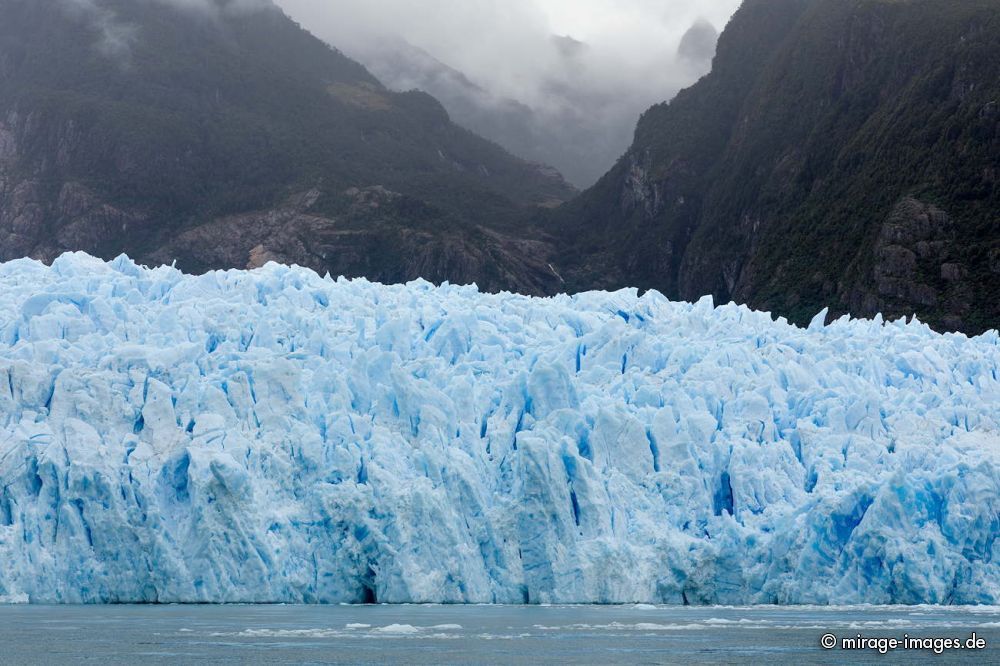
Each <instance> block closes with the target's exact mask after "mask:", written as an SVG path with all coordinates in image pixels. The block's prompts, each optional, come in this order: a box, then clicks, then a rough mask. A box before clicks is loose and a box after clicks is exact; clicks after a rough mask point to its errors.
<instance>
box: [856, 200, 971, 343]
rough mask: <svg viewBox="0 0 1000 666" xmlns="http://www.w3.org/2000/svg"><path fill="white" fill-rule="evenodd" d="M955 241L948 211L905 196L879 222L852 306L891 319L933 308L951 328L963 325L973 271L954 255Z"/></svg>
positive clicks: (857, 310) (859, 311)
mask: <svg viewBox="0 0 1000 666" xmlns="http://www.w3.org/2000/svg"><path fill="white" fill-rule="evenodd" d="M954 240H955V228H954V223H953V220H952V219H951V217H950V216H949V215H948V213H946V212H945V211H943V210H941V209H940V208H938V207H937V206H935V205H933V204H930V203H927V202H923V201H920V200H918V199H915V198H912V197H906V198H903V199H902V200H901V201H899V202H898V203H897V204H896V206H895V207H894V208H893V210H892V212H891V214H890V215H889V216H888V218H887V219H886V220H885V222H884V223H883V224H882V226H881V229H880V231H879V234H878V238H877V240H876V242H875V244H874V247H873V248H872V250H871V257H872V258H871V265H872V269H871V273H870V277H871V279H870V280H863V281H861V283H860V284H859V285H858V286H857V287H855V290H854V292H853V293H852V294H851V295H850V297H849V301H850V309H851V310H852V311H853V312H858V313H865V314H867V313H870V314H875V313H877V312H881V313H883V314H885V315H887V316H889V317H893V316H907V315H910V314H913V311H914V309H915V307H923V308H929V309H933V310H936V311H939V312H940V313H941V319H942V321H943V322H944V323H945V324H946V325H947V326H950V327H954V328H961V326H962V323H963V317H964V315H965V314H966V313H967V312H968V310H969V308H970V304H969V300H970V299H969V289H968V285H967V284H966V281H967V279H968V277H969V272H968V270H967V269H966V267H965V266H964V265H963V264H961V263H960V262H958V261H957V260H956V259H955V257H954V255H955V247H954V245H955V243H954ZM862 263H863V262H862Z"/></svg>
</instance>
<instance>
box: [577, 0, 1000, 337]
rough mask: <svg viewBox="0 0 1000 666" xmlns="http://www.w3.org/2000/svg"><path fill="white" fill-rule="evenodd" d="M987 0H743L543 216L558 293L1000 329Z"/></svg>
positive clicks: (994, 86) (994, 103)
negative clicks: (584, 184) (711, 40)
mask: <svg viewBox="0 0 1000 666" xmlns="http://www.w3.org/2000/svg"><path fill="white" fill-rule="evenodd" d="M998 122H1000V5H998V4H997V3H996V2H993V1H991V0H964V1H963V2H951V1H945V0H909V1H906V2H894V1H889V0H747V2H745V3H744V5H743V7H742V8H741V9H740V10H739V12H738V13H737V14H736V16H735V17H734V18H733V20H732V22H731V24H730V25H729V27H728V29H727V30H726V31H725V33H724V34H723V35H722V37H721V40H720V43H719V48H718V54H717V56H716V59H715V62H714V66H713V71H712V73H711V74H710V75H708V76H707V77H705V78H704V79H702V80H701V81H700V82H699V83H697V84H696V85H695V86H693V87H692V88H690V89H688V90H685V91H683V92H682V93H681V94H680V95H678V96H677V98H676V99H674V100H673V101H672V102H670V103H669V104H662V105H659V106H657V107H654V108H652V109H650V110H649V111H648V112H647V113H646V114H645V115H644V116H643V118H642V119H641V121H640V122H639V125H638V128H637V130H636V135H635V142H634V144H633V146H632V148H631V149H630V150H629V151H628V153H627V154H626V155H625V156H624V157H623V158H622V160H621V161H620V162H619V163H618V164H617V166H616V167H615V168H614V169H613V170H612V171H611V172H610V173H609V174H608V175H607V176H606V177H605V178H604V179H603V180H602V181H601V182H600V183H598V184H597V185H596V186H595V187H594V188H592V189H591V190H589V191H587V192H586V193H584V194H583V195H582V196H581V197H580V198H579V199H578V200H577V201H575V202H573V203H572V204H570V205H568V206H567V207H566V208H565V210H564V211H562V212H561V216H560V220H561V221H560V223H561V225H562V226H563V228H564V229H566V230H567V232H566V235H567V237H568V238H573V239H574V242H572V243H568V244H567V245H565V246H564V247H563V251H562V256H561V258H560V260H559V262H558V263H559V268H560V272H561V273H562V274H563V275H564V276H566V277H567V280H568V281H569V283H570V286H572V287H589V286H592V285H600V286H603V287H616V286H624V285H638V286H641V287H648V288H656V289H659V290H661V291H664V292H665V293H666V294H668V295H669V296H672V297H675V298H676V297H679V298H685V299H694V298H697V297H699V296H701V295H703V294H712V295H714V296H715V297H716V298H717V299H721V300H723V301H725V300H729V299H734V300H736V301H739V302H744V303H750V304H751V305H753V306H755V307H758V308H764V309H769V310H773V311H774V312H776V313H778V314H782V315H786V316H788V317H789V318H791V319H793V320H795V321H798V322H806V321H808V320H809V318H810V317H812V315H814V314H815V313H816V312H818V311H819V310H820V309H822V308H823V307H824V306H827V305H832V306H833V310H834V314H839V313H845V312H850V313H851V314H853V315H857V316H871V315H874V314H876V313H878V312H882V313H884V314H885V315H886V316H889V317H897V316H905V315H910V314H913V313H916V314H917V315H918V316H919V317H920V318H921V319H922V320H924V321H927V322H929V323H931V324H932V325H934V326H935V327H937V328H941V329H949V330H954V329H961V330H965V331H969V332H978V331H981V330H983V329H985V328H991V327H996V326H998V325H1000V301H998V299H997V298H996V294H997V293H1000V272H998V270H997V269H998V264H1000V261H998V258H1000V190H998V186H997V166H998V165H1000V126H998Z"/></svg>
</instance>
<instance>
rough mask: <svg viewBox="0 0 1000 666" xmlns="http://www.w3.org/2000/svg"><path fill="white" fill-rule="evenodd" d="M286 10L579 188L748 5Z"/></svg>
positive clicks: (349, 0)
mask: <svg viewBox="0 0 1000 666" xmlns="http://www.w3.org/2000/svg"><path fill="white" fill-rule="evenodd" d="M276 1H277V3H278V4H279V5H280V6H281V7H282V8H283V9H284V10H285V11H286V12H287V13H288V14H289V15H290V16H292V17H293V18H294V19H296V20H297V21H299V22H300V23H301V24H302V25H303V26H304V27H305V28H307V29H308V30H310V31H311V32H313V33H314V34H316V35H317V36H319V37H321V38H322V39H324V40H326V41H328V42H330V43H331V44H333V45H334V46H336V47H337V48H339V49H340V50H342V51H344V52H345V53H347V54H348V55H350V56H352V57H354V58H356V59H358V60H360V61H361V62H362V63H364V64H365V65H367V66H368V67H369V68H370V69H372V71H373V72H374V73H375V74H376V75H377V76H379V77H380V78H381V79H382V80H383V82H384V83H386V84H387V85H389V86H391V87H394V88H398V89H408V88H413V87H416V88H423V89H426V90H428V92H431V93H432V94H434V95H435V96H437V97H438V98H439V99H441V101H442V102H443V103H444V104H445V106H446V108H448V110H449V111H450V112H451V113H452V116H453V118H454V119H455V120H456V121H457V122H459V123H461V124H465V125H467V126H469V127H470V128H471V129H473V130H476V131H478V132H480V133H483V134H485V135H486V136H488V137H489V138H491V139H493V140H495V141H497V142H499V143H501V144H502V145H504V146H505V147H507V148H508V149H510V150H512V152H515V153H518V154H520V155H521V156H523V157H526V158H529V159H532V160H536V161H543V162H547V163H549V164H553V165H554V166H556V167H557V168H559V169H560V170H561V171H563V173H564V174H566V175H567V177H569V178H570V180H571V181H572V182H573V183H574V184H576V185H578V186H586V185H589V184H590V183H592V182H593V181H594V180H596V178H597V177H598V176H599V175H600V174H602V173H603V172H604V171H606V170H607V169H608V168H610V167H611V166H612V164H613V162H614V160H615V159H616V158H617V157H618V156H619V155H620V154H621V153H623V152H624V151H625V149H626V148H627V146H628V143H629V142H630V139H631V135H632V131H633V129H634V127H635V122H636V120H637V119H638V117H639V114H640V113H641V112H642V111H643V110H644V109H646V108H647V107H649V106H650V105H652V104H654V103H656V102H659V101H663V100H666V99H669V98H671V97H673V95H674V94H676V93H677V91H678V90H679V89H681V88H683V87H685V86H687V85H689V84H691V83H693V82H694V81H696V80H697V79H698V78H699V77H700V76H702V75H703V74H705V73H706V72H707V71H708V69H709V67H710V60H711V57H712V55H713V54H714V44H715V36H716V31H717V30H721V29H722V28H723V27H724V26H725V24H726V22H727V21H728V20H729V17H730V16H731V15H732V13H733V12H734V11H735V10H736V8H737V7H738V6H739V3H740V0H425V1H423V2H414V1H412V0H276ZM689 31H690V32H691V34H688V33H689ZM686 34H687V35H688V37H687V39H685V35H686ZM682 41H683V42H684V47H683V48H682ZM426 56H430V57H429V58H428V57H426ZM419 61H422V62H419ZM435 61H437V62H436V63H435ZM449 70H450V72H449V73H448V75H442V72H448V71H449ZM458 73H460V74H461V75H464V80H463V78H462V77H459V76H457V74H458ZM470 84H471V85H470ZM473 86H475V89H474V88H473Z"/></svg>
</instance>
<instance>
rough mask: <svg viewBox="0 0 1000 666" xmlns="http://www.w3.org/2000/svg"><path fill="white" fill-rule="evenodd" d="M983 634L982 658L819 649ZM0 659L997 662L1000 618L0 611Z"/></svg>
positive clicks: (323, 609) (691, 612)
mask: <svg viewBox="0 0 1000 666" xmlns="http://www.w3.org/2000/svg"><path fill="white" fill-rule="evenodd" d="M973 632H976V635H977V636H978V637H980V638H983V639H985V640H986V643H987V648H986V650H985V651H970V650H966V649H960V650H947V651H945V652H944V653H943V654H941V655H935V654H934V653H933V652H932V651H929V650H903V649H902V648H897V649H896V650H894V651H892V652H891V654H890V655H889V656H888V657H886V656H882V655H880V654H879V653H878V652H877V651H875V650H871V649H865V650H852V651H843V650H830V651H828V650H824V649H823V648H821V647H820V639H821V637H822V636H824V635H825V634H833V635H835V636H837V637H838V641H839V640H840V639H842V638H855V637H857V636H858V635H859V634H860V635H861V636H862V637H863V638H869V637H871V638H875V637H883V638H896V639H898V640H900V641H902V640H903V639H904V636H909V637H918V638H951V639H961V640H962V641H964V640H966V639H968V638H969V637H970V636H971V635H972V633H973ZM882 645H883V647H884V645H885V643H883V644H882ZM0 646H3V647H2V653H0V661H2V662H3V663H5V664H36V663H56V662H63V663H66V662H79V661H89V660H93V661H95V662H100V663H102V664H125V663H135V662H136V661H138V660H141V661H142V662H145V663H168V662H169V663H190V662H192V661H201V660H204V661H205V662H212V663H349V664H384V663H416V664H440V663H461V664H470V663H473V664H474V663H525V662H535V663H538V662H545V663H566V664H580V663H594V664H606V663H618V662H621V663H629V664H635V663H643V664H647V663H648V664H656V663H663V664H677V663H744V662H746V661H749V660H759V659H766V660H767V661H768V662H771V663H796V664H809V663H831V664H834V663H908V662H912V663H917V662H922V661H925V660H926V659H927V658H929V657H933V658H934V660H935V662H938V663H966V662H972V663H1000V607H971V608H970V607H965V608H946V607H936V606H915V607H900V606H896V607H839V608H818V607H795V608H788V607H756V608H731V607H726V608H722V607H712V608H695V607H657V606H646V605H635V606H551V607H537V606H534V607H513V606H94V607H80V606H68V607H67V606H0ZM887 659H888V661H887Z"/></svg>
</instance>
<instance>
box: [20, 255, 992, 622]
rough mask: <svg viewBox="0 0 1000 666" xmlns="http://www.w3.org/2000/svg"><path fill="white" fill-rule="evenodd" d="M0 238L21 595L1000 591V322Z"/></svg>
mask: <svg viewBox="0 0 1000 666" xmlns="http://www.w3.org/2000/svg"><path fill="white" fill-rule="evenodd" d="M825 319H826V317H825V316H824V317H823V318H819V317H818V318H817V319H816V320H814V321H813V322H812V324H811V325H810V326H809V327H808V328H805V329H803V328H799V327H796V326H793V325H790V324H789V323H787V322H786V321H784V320H782V319H778V320H775V319H774V318H773V317H772V316H771V315H770V314H768V313H762V312H754V311H751V310H750V309H747V308H746V307H741V306H736V305H732V304H730V305H723V306H720V307H716V306H715V304H714V303H713V302H712V301H711V299H708V298H706V299H703V300H701V301H699V302H698V303H694V304H689V303H676V302H670V301H669V300H667V299H666V298H664V297H663V296H662V295H660V294H658V293H656V292H647V293H644V294H642V295H640V294H639V293H638V292H637V291H635V290H625V291H620V292H616V293H598V292H594V293H584V294H577V295H574V296H569V295H563V296H557V297H553V298H531V297H526V296H519V295H512V294H506V293H505V294H485V293H480V292H479V291H478V290H477V289H476V288H475V287H474V286H455V285H448V284H445V285H442V286H440V287H435V286H433V285H431V284H429V283H427V282H423V281H417V282H411V283H409V284H405V285H395V286H384V285H379V284H373V283H370V282H367V281H365V280H345V279H343V278H341V279H336V280H334V279H331V278H329V277H325V278H321V277H320V276H318V275H316V274H315V273H313V272H311V271H308V270H305V269H301V268H296V267H285V266H279V265H276V264H268V265H267V266H265V267H263V268H261V269H258V270H255V271H251V272H247V271H225V272H213V273H208V274H205V275H200V276H190V275H185V274H183V273H181V272H180V271H178V270H175V269H173V268H170V267H160V268H154V269H149V268H145V267H140V266H137V265H136V264H134V263H133V262H132V261H130V260H129V259H128V258H127V257H119V258H118V259H116V260H114V261H112V262H104V261H101V260H99V259H95V258H93V257H90V256H87V255H85V254H79V253H74V254H66V255H63V256H62V257H60V258H59V259H57V260H56V261H55V262H54V263H53V264H52V265H51V266H45V265H43V264H41V263H38V262H35V261H32V260H17V261H11V262H8V263H4V264H0V601H3V600H30V601H31V602H32V603H43V602H44V603H101V602H299V603H338V602H340V603H343V602H376V601H377V602H444V603H463V602H469V603H515V604H521V603H529V604H535V603H666V604H857V603H877V604H890V603H891V604H896V603H898V604H918V603H931V604H997V603H1000V547H998V544H997V536H998V534H1000V471H998V470H1000V466H998V463H1000V337H998V335H997V333H996V332H995V331H991V332H989V333H987V334H985V335H982V336H979V337H976V338H968V337H966V336H964V335H961V334H945V335H942V334H938V333H935V332H933V331H932V330H930V329H929V328H928V327H927V326H925V325H923V324H921V323H920V322H918V321H915V320H911V321H896V322H888V323H887V322H883V321H882V320H881V319H880V318H879V319H876V320H875V321H862V320H852V319H849V318H842V319H839V320H836V321H833V322H832V323H829V324H827V323H826V321H825Z"/></svg>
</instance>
